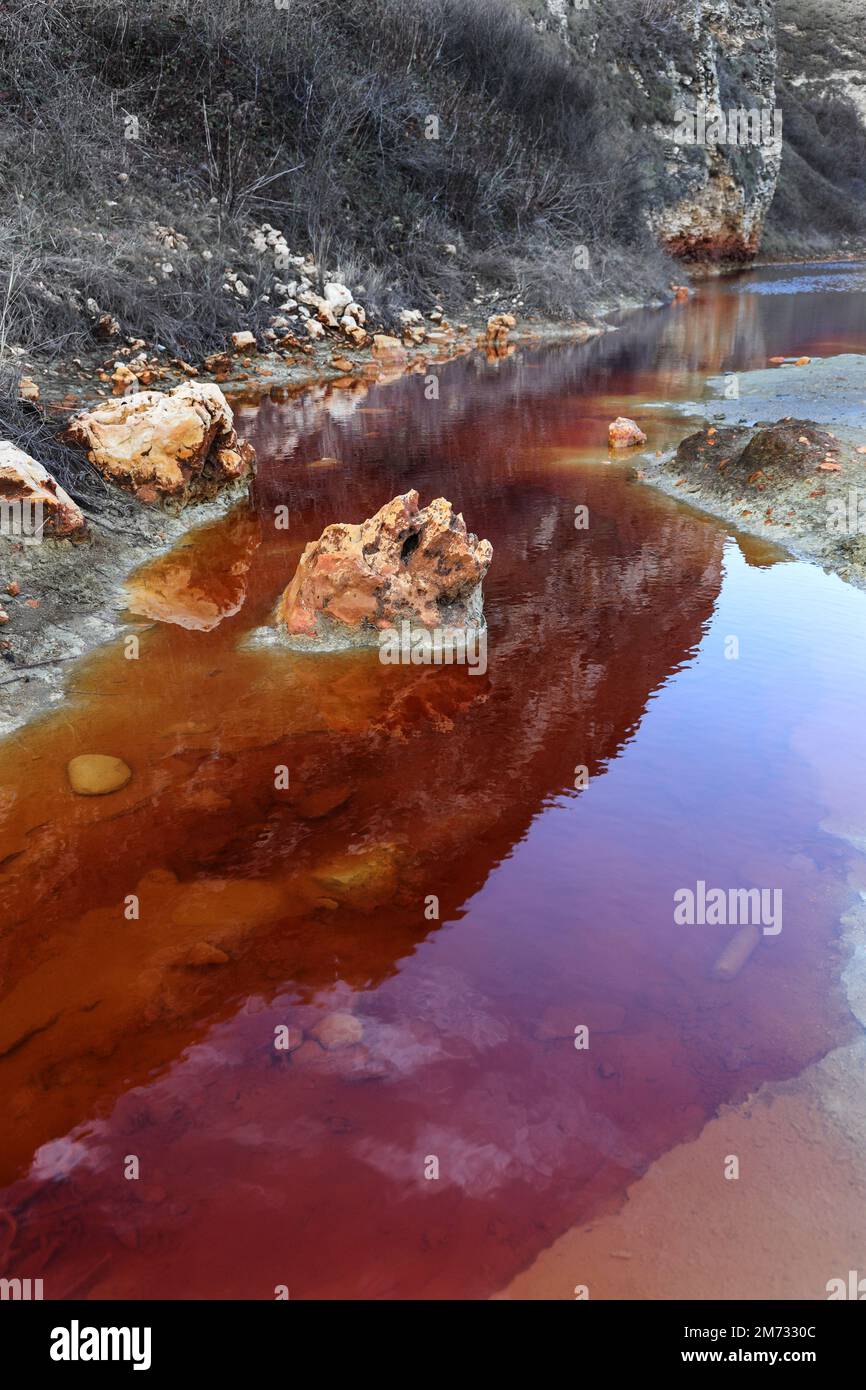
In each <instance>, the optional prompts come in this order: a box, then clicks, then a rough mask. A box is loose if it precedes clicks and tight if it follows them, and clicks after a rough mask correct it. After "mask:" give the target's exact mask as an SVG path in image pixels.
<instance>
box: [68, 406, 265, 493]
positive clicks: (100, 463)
mask: <svg viewBox="0 0 866 1390" xmlns="http://www.w3.org/2000/svg"><path fill="white" fill-rule="evenodd" d="M66 437H67V439H69V440H71V441H73V442H74V443H76V444H80V445H82V446H83V447H84V448H85V449H86V450H87V457H88V458H89V459H90V462H91V463H92V464H93V466H94V467H95V468H97V469H98V470H99V472H100V473H101V474H102V475H103V477H106V478H109V479H110V480H111V481H112V482H116V483H119V484H120V486H121V487H124V488H126V489H127V490H128V491H131V492H135V493H136V495H137V496H138V497H139V498H140V500H141V501H144V502H155V501H157V500H158V499H162V498H184V497H186V496H202V495H208V494H209V493H212V492H215V491H216V490H217V489H218V488H220V487H221V486H223V485H224V484H226V483H229V482H232V481H234V480H235V479H236V478H240V477H242V476H243V475H244V474H245V473H246V472H248V471H249V469H250V468H251V466H252V464H253V462H254V460H255V453H254V450H253V448H252V445H250V444H246V443H242V442H240V441H239V440H238V437H237V433H236V432H235V428H234V418H233V416H232V411H231V407H230V406H229V403H228V401H227V400H226V398H225V396H224V395H223V393H222V391H221V390H220V389H219V387H218V386H214V385H212V384H210V383H207V382H197V381H186V382H184V383H183V384H182V385H180V386H176V387H175V388H174V390H172V391H168V392H161V391H139V392H138V393H137V394H136V395H134V396H125V397H123V398H122V399H119V400H115V401H108V402H106V404H105V405H100V406H97V407H96V408H95V409H94V410H87V411H84V412H83V413H82V414H81V415H78V416H76V417H75V418H74V419H73V420H72V421H71V423H70V425H69V428H68V430H67V432H66Z"/></svg>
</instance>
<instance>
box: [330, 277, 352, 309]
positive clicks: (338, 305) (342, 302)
mask: <svg viewBox="0 0 866 1390" xmlns="http://www.w3.org/2000/svg"><path fill="white" fill-rule="evenodd" d="M325 298H326V300H327V301H328V303H329V304H330V306H331V308H332V309H333V310H334V312H335V313H337V312H339V311H340V310H341V309H346V308H348V306H349V305H350V304H351V302H352V291H351V290H350V289H349V288H348V286H346V285H341V284H340V282H339V281H338V280H330V281H329V282H328V284H327V285H326V286H325Z"/></svg>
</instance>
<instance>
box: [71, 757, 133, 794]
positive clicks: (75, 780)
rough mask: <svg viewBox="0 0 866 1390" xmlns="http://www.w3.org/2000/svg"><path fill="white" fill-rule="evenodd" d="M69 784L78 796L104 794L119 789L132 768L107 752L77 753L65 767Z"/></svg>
mask: <svg viewBox="0 0 866 1390" xmlns="http://www.w3.org/2000/svg"><path fill="white" fill-rule="evenodd" d="M66 774H67V776H68V778H69V785H70V786H71V788H72V790H73V791H74V792H77V793H78V795H79V796H105V795H107V793H108V792H117V791H120V788H121V787H125V786H126V784H127V782H128V781H129V779H130V778H131V777H132V768H131V767H128V766H127V764H126V763H125V762H124V761H123V759H122V758H113V757H111V755H110V754H109V753H79V755H78V757H77V758H73V759H72V761H71V763H69V764H68V766H67V768H66Z"/></svg>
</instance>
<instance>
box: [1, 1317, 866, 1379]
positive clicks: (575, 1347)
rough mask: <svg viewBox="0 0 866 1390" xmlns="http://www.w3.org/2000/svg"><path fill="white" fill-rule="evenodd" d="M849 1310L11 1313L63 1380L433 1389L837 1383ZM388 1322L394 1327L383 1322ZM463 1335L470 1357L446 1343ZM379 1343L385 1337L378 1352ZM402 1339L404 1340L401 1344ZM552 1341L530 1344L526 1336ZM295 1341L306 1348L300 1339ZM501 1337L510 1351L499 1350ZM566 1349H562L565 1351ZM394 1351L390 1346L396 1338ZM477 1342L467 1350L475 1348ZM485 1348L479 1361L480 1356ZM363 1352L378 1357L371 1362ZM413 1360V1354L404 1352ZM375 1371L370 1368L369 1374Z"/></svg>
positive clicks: (852, 1342)
mask: <svg viewBox="0 0 866 1390" xmlns="http://www.w3.org/2000/svg"><path fill="white" fill-rule="evenodd" d="M845 1302H846V1301H840V1302H833V1301H828V1302H820V1303H814V1302H810V1303H800V1302H784V1303H776V1302H766V1303H757V1302H756V1303H728V1302H725V1303H708V1302H699V1303H674V1302H662V1303H635V1302H622V1303H613V1302H597V1303H593V1302H591V1301H586V1302H577V1301H576V1302H575V1303H572V1304H562V1303H556V1304H552V1303H518V1304H515V1303H513V1302H506V1301H505V1300H502V1301H493V1302H490V1303H479V1302H461V1303H449V1302H447V1301H438V1300H437V1301H430V1302H426V1303H417V1302H398V1303H386V1302H376V1303H373V1302H370V1303H365V1302H361V1301H359V1302H351V1303H350V1302H333V1303H327V1302H321V1303H313V1302H303V1301H300V1300H298V1301H295V1302H292V1301H290V1300H289V1301H286V1302H282V1303H281V1302H278V1301H277V1302H273V1303H252V1302H236V1303H228V1302H176V1303H159V1302H147V1303H132V1302H89V1303H87V1302H78V1303H75V1302H68V1303H67V1302H63V1303H49V1302H45V1303H40V1302H35V1301H34V1302H26V1301H24V1300H15V1299H11V1300H10V1299H7V1300H4V1301H2V1302H0V1336H2V1345H3V1351H4V1360H5V1363H6V1366H7V1369H8V1368H9V1367H10V1365H12V1364H14V1365H15V1366H16V1369H17V1370H19V1371H21V1372H24V1373H25V1374H26V1373H27V1372H30V1371H32V1372H34V1373H36V1372H38V1373H40V1374H43V1375H44V1374H45V1373H46V1372H48V1373H49V1374H50V1376H51V1377H52V1379H53V1378H59V1379H60V1380H62V1379H63V1378H68V1377H69V1376H73V1375H75V1376H87V1377H93V1376H94V1374H96V1375H98V1373H99V1371H100V1370H105V1369H106V1368H108V1369H110V1370H111V1372H112V1374H113V1375H115V1376H116V1375H117V1374H118V1373H120V1374H124V1373H129V1374H135V1373H139V1375H150V1376H153V1377H162V1376H163V1375H165V1374H166V1373H169V1374H176V1373H178V1372H184V1371H193V1372H195V1373H196V1374H201V1373H204V1374H207V1373H209V1372H211V1371H213V1372H214V1374H216V1375H219V1376H221V1377H223V1378H224V1377H226V1376H227V1375H232V1374H233V1373H238V1374H244V1375H247V1376H248V1375H249V1374H250V1371H251V1369H253V1368H256V1367H258V1368H262V1367H263V1366H265V1365H267V1364H269V1363H274V1364H275V1365H277V1366H279V1365H280V1364H283V1365H284V1366H285V1368H286V1372H287V1374H288V1373H289V1372H290V1369H291V1362H290V1361H288V1360H287V1357H288V1356H289V1355H294V1354H295V1353H297V1352H300V1351H301V1350H303V1352H305V1353H306V1354H307V1355H309V1356H315V1357H317V1359H322V1369H323V1370H325V1371H326V1377H327V1379H329V1380H333V1378H334V1376H335V1375H336V1374H340V1373H341V1371H343V1369H344V1368H345V1370H346V1371H347V1372H350V1373H351V1374H353V1375H355V1376H357V1375H358V1374H364V1373H367V1374H370V1373H373V1374H376V1375H377V1376H379V1375H382V1374H383V1373H384V1374H385V1377H386V1378H390V1376H389V1370H388V1368H391V1369H390V1374H391V1375H396V1371H397V1367H396V1364H395V1352H396V1355H397V1361H399V1364H400V1372H399V1374H400V1379H405V1378H406V1376H407V1375H410V1376H411V1375H413V1374H418V1375H421V1376H423V1378H424V1379H425V1380H427V1381H429V1380H430V1376H431V1373H435V1370H436V1363H437V1360H438V1359H439V1358H440V1357H441V1365H442V1367H443V1373H451V1374H453V1373H454V1370H455V1368H456V1365H457V1363H458V1362H459V1363H461V1364H462V1367H463V1370H464V1371H465V1370H466V1369H468V1363H469V1362H470V1361H471V1362H472V1363H473V1369H474V1365H478V1366H479V1369H482V1370H483V1372H484V1373H485V1375H489V1374H490V1372H491V1371H493V1372H494V1373H495V1372H496V1370H497V1369H498V1364H499V1356H498V1355H497V1351H498V1350H500V1349H501V1355H502V1358H503V1360H502V1365H503V1370H504V1372H505V1373H507V1374H510V1375H511V1376H512V1377H514V1376H515V1375H516V1374H517V1373H518V1370H517V1367H516V1365H515V1361H514V1357H515V1350H516V1348H517V1347H518V1346H519V1345H520V1343H521V1342H523V1346H524V1347H525V1349H526V1352H527V1354H529V1353H530V1348H532V1352H531V1354H532V1355H533V1357H535V1356H537V1355H538V1354H539V1353H540V1352H541V1351H542V1349H543V1352H544V1353H545V1354H546V1355H547V1356H550V1355H551V1354H557V1353H559V1354H564V1355H566V1356H567V1357H569V1359H571V1360H573V1358H574V1357H575V1356H576V1355H577V1356H579V1359H580V1363H581V1364H582V1365H586V1364H587V1359H588V1358H593V1357H595V1358H598V1361H599V1362H600V1364H601V1366H603V1367H605V1368H606V1369H607V1370H609V1371H610V1372H611V1373H612V1374H616V1373H617V1372H620V1371H630V1370H637V1371H640V1372H641V1373H644V1374H647V1373H648V1374H652V1373H653V1372H665V1371H668V1370H669V1369H671V1368H673V1367H685V1368H688V1367H693V1368H695V1367H698V1368H699V1367H702V1366H708V1365H709V1366H712V1365H718V1366H722V1367H728V1368H733V1367H737V1366H744V1367H749V1366H762V1367H765V1368H767V1369H771V1370H774V1369H776V1368H778V1367H787V1366H790V1365H799V1366H811V1367H812V1368H813V1369H815V1370H818V1371H819V1372H820V1373H821V1375H822V1377H823V1378H824V1379H825V1380H826V1378H827V1376H828V1375H830V1376H832V1375H833V1374H834V1372H835V1371H836V1370H837V1369H838V1370H839V1372H840V1373H841V1371H842V1368H843V1367H844V1366H846V1365H848V1366H850V1365H851V1363H852V1361H853V1362H854V1364H856V1357H857V1353H858V1352H859V1349H860V1345H861V1343H862V1334H863V1331H864V1323H863V1322H862V1321H861V1317H862V1315H861V1314H860V1313H859V1311H858V1310H857V1309H856V1308H852V1307H850V1306H845ZM380 1318H381V1323H380V1322H379V1319H380ZM452 1329H453V1330H454V1331H455V1332H456V1333H458V1334H463V1336H462V1337H461V1341H460V1343H459V1346H460V1347H461V1348H463V1350H462V1351H459V1352H458V1350H457V1346H456V1345H455V1343H454V1342H453V1341H452V1340H451V1337H450V1336H448V1337H445V1338H443V1333H444V1332H451V1330H452ZM371 1333H372V1334H374V1335H377V1337H378V1338H381V1339H382V1340H381V1341H378V1340H377V1342H375V1343H374V1342H372V1341H371ZM395 1334H396V1336H395ZM407 1334H409V1335H410V1336H411V1335H412V1334H415V1335H416V1336H417V1337H418V1338H419V1339H420V1341H419V1345H420V1347H421V1348H422V1352H423V1355H422V1362H421V1364H419V1366H418V1368H417V1371H416V1372H413V1370H412V1368H411V1367H410V1366H409V1365H407V1364H406V1359H407V1358H406V1350H407V1344H406V1341H405V1338H406V1336H407ZM535 1334H540V1335H541V1336H542V1337H544V1338H545V1339H546V1340H545V1341H542V1342H538V1341H536V1342H533V1343H530V1344H527V1343H526V1342H525V1341H524V1338H525V1337H526V1336H528V1335H529V1336H533V1335H535ZM287 1338H292V1339H298V1338H302V1339H303V1340H302V1341H298V1340H293V1341H291V1342H288V1341H287ZM497 1338H498V1342H497ZM560 1338H561V1339H562V1340H561V1341H560ZM384 1339H387V1340H384ZM467 1339H468V1340H467ZM470 1347H474V1348H475V1354H474V1356H467V1354H466V1351H467V1348H470ZM362 1348H366V1351H364V1352H363V1353H362ZM398 1348H402V1350H398ZM362 1363H363V1365H362Z"/></svg>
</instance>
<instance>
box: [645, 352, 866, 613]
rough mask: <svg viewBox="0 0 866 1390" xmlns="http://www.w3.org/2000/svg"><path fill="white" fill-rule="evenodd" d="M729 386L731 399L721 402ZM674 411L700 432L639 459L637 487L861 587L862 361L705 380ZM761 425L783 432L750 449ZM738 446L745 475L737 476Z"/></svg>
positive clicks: (865, 522) (819, 362) (865, 380)
mask: <svg viewBox="0 0 866 1390" xmlns="http://www.w3.org/2000/svg"><path fill="white" fill-rule="evenodd" d="M731 383H734V384H735V386H736V390H737V395H736V396H735V397H733V398H728V397H726V395H725V392H726V390H727V389H729V388H730V386H731ZM679 409H680V410H681V412H682V413H683V414H686V415H690V416H700V415H704V416H705V418H706V421H707V429H706V430H705V431H704V433H703V435H702V436H701V437H700V438H697V437H696V436H690V442H686V441H684V442H683V443H681V444H680V445H679V446H678V447H677V448H676V449H667V450H665V451H663V452H662V453H661V454H660V455H659V456H656V455H653V454H651V453H646V454H644V455H643V456H642V458H641V464H640V467H641V471H642V476H643V477H644V479H645V480H646V481H647V482H649V483H652V484H653V485H654V486H656V487H660V488H661V489H662V490H663V491H664V492H667V493H669V494H670V495H671V496H675V497H679V498H681V499H682V500H683V501H687V502H689V503H690V504H691V505H692V506H695V507H698V508H700V510H701V511H705V512H709V513H711V515H713V516H715V517H718V518H719V519H720V520H722V521H726V522H729V523H730V524H731V525H733V526H735V527H736V528H737V529H738V530H740V531H746V532H748V533H749V534H750V535H753V536H758V537H760V538H761V540H763V541H769V542H772V543H773V544H776V545H779V546H782V547H783V548H784V549H785V550H787V551H789V552H790V553H791V554H792V555H794V556H795V557H797V558H798V559H805V560H811V561H813V562H814V563H815V564H819V565H821V566H822V568H823V569H825V570H827V571H828V572H831V573H834V574H838V575H839V576H840V577H841V578H842V579H844V580H846V581H847V582H848V583H850V584H854V585H856V586H857V587H858V588H866V355H858V354H854V353H846V354H842V355H840V356H838V357H833V358H825V359H821V358H813V359H810V360H808V361H806V360H804V361H803V362H802V363H801V364H799V365H798V364H796V363H794V364H789V363H780V364H778V365H776V366H773V367H768V368H765V369H763V370H758V371H750V372H740V373H737V374H735V375H734V374H730V375H728V376H727V377H725V376H710V377H708V379H707V384H706V396H705V398H704V400H703V401H702V402H700V403H695V402H683V403H681V405H680V406H679ZM787 422H791V424H790V426H787ZM762 424H771V425H780V426H785V428H784V429H780V430H779V431H777V432H776V433H775V435H774V434H773V433H770V434H767V435H763V436H762V437H761V439H758V440H757V443H752V442H751V441H755V440H756V436H758V435H759V434H760V431H758V430H757V429H756V428H755V427H756V426H759V425H762ZM811 426H819V427H821V428H819V429H818V430H815V429H812V428H810V427H811ZM804 430H805V431H806V433H804ZM807 440H808V441H809V442H808V444H807ZM747 445H748V446H749V449H750V454H748V455H746V458H749V457H751V458H752V462H751V466H748V465H747V466H746V468H745V470H743V469H737V467H736V465H737V460H738V457H739V456H740V455H741V454H742V452H743V450H744V449H745V447H746V446H747ZM762 445H763V452H762ZM768 445H769V449H768V447H767V446H768ZM779 448H781V449H782V450H783V451H784V461H785V463H786V464H787V466H788V468H789V469H790V471H789V472H788V473H787V475H786V476H782V475H781V472H780V470H779V468H778V466H777V464H778V451H779ZM774 452H775V454H776V457H775V458H771V455H772V454H773V453H774ZM798 452H802V454H803V458H802V460H801V459H799V458H797V457H795V455H797V454H798ZM768 459H769V460H770V462H768V463H766V460H768ZM726 470H727V471H726Z"/></svg>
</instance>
